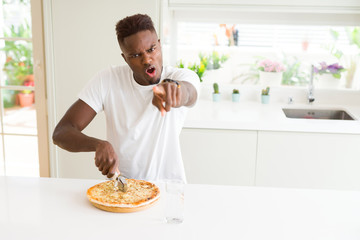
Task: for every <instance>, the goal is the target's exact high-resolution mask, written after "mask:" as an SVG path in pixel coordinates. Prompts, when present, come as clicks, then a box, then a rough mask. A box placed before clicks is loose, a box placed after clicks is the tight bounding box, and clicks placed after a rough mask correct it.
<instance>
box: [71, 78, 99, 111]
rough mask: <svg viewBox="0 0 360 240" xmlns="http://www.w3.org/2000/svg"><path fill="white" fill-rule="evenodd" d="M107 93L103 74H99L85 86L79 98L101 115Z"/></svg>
mask: <svg viewBox="0 0 360 240" xmlns="http://www.w3.org/2000/svg"><path fill="white" fill-rule="evenodd" d="M105 92H106V90H105V89H104V84H103V81H102V74H101V72H99V73H97V74H96V75H95V76H94V77H93V78H92V79H91V80H90V81H89V82H88V83H87V84H86V85H85V87H84V88H83V89H82V90H81V92H80V93H79V95H78V97H79V99H81V100H82V101H84V102H85V103H86V104H88V105H89V106H90V107H91V108H92V109H94V111H95V112H96V113H99V112H100V111H102V110H103V108H104V107H103V106H104V98H105Z"/></svg>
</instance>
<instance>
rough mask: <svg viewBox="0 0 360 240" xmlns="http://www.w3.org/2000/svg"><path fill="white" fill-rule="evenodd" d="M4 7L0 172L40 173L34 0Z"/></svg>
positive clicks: (0, 4) (0, 37)
mask: <svg viewBox="0 0 360 240" xmlns="http://www.w3.org/2000/svg"><path fill="white" fill-rule="evenodd" d="M0 7H1V11H0V13H1V15H0V65H1V66H2V71H1V74H0V88H1V92H0V97H1V100H2V104H1V106H0V113H1V117H0V118H1V122H0V123H1V128H0V134H1V140H0V163H1V164H0V175H8V176H39V157H38V139H37V120H36V109H35V102H34V90H35V87H34V85H35V84H34V83H35V81H36V80H35V79H34V74H33V57H32V53H33V43H32V27H31V24H32V23H31V8H30V0H11V1H10V0H2V1H1V2H0Z"/></svg>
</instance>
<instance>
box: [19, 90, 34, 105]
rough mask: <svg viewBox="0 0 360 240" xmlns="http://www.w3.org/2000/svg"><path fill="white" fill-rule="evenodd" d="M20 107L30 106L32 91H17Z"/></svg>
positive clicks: (32, 99)
mask: <svg viewBox="0 0 360 240" xmlns="http://www.w3.org/2000/svg"><path fill="white" fill-rule="evenodd" d="M18 97H19V104H20V107H30V106H31V105H32V104H33V103H34V93H33V92H32V93H19V94H18Z"/></svg>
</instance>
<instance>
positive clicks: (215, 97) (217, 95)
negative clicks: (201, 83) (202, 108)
mask: <svg viewBox="0 0 360 240" xmlns="http://www.w3.org/2000/svg"><path fill="white" fill-rule="evenodd" d="M213 88H214V92H213V94H212V96H213V101H214V102H219V101H220V96H221V95H220V91H219V84H217V83H214V84H213Z"/></svg>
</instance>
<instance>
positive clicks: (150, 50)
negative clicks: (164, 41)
mask: <svg viewBox="0 0 360 240" xmlns="http://www.w3.org/2000/svg"><path fill="white" fill-rule="evenodd" d="M153 51H155V48H154V47H153V48H150V49H149V50H147V52H148V53H151V52H153Z"/></svg>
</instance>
